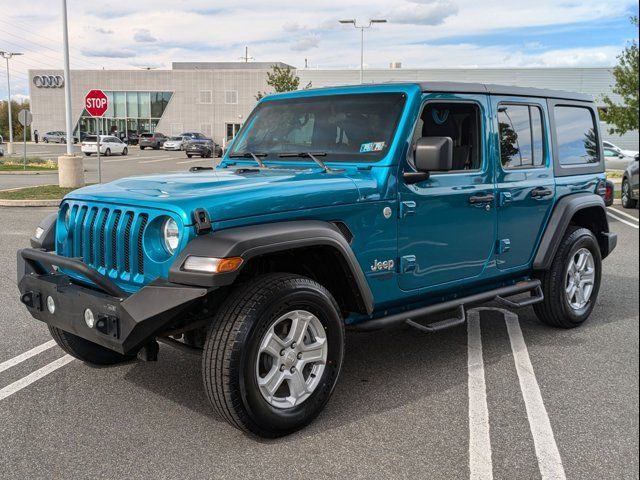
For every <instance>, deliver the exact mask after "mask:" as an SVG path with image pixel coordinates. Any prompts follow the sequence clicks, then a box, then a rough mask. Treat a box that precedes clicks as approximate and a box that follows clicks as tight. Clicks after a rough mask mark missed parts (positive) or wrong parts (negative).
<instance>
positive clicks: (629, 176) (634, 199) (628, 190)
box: [621, 154, 640, 208]
mask: <svg viewBox="0 0 640 480" xmlns="http://www.w3.org/2000/svg"><path fill="white" fill-rule="evenodd" d="M639 158H640V156H639V155H638V154H636V156H635V157H634V160H633V162H631V163H630V164H629V166H628V167H627V169H626V170H625V172H624V175H623V176H622V195H621V199H622V206H623V207H624V208H636V207H637V206H638V197H639V193H640V188H639V186H638V170H639V169H640V167H639V165H638V160H639Z"/></svg>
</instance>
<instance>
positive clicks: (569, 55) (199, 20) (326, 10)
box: [0, 0, 638, 99]
mask: <svg viewBox="0 0 640 480" xmlns="http://www.w3.org/2000/svg"><path fill="white" fill-rule="evenodd" d="M67 4H68V19H69V39H70V52H71V54H70V55H71V58H70V62H71V68H72V69H100V68H106V69H136V68H159V69H162V68H170V67H171V62H172V61H240V57H242V56H243V55H244V52H245V46H246V47H248V48H249V56H250V57H253V59H254V60H255V61H264V62H273V61H282V62H285V63H288V64H290V65H293V66H296V67H298V68H302V67H304V66H305V61H306V62H307V64H308V68H358V67H359V64H360V33H359V31H357V30H355V29H354V28H353V26H352V25H342V24H340V23H339V22H338V20H340V19H355V20H356V21H357V22H359V23H361V24H366V23H367V22H368V20H369V19H372V18H384V19H386V20H387V21H388V23H386V24H382V25H374V26H373V27H372V28H371V29H368V30H366V31H365V68H388V66H389V63H390V62H401V63H402V67H403V68H418V67H425V68H429V67H432V68H438V67H454V68H455V67H466V68H481V67H600V66H613V65H615V64H616V56H617V55H618V54H619V53H620V51H621V50H622V49H623V48H624V46H625V45H626V44H627V42H628V41H629V40H631V39H633V38H637V36H638V32H637V29H636V28H635V27H633V26H632V25H631V24H630V22H629V16H630V15H637V13H638V3H637V1H635V0H634V1H629V0H556V1H553V0H510V1H508V2H506V1H504V0H503V1H499V0H316V1H315V2H310V1H306V0H296V1H293V0H268V1H260V0H236V1H235V2H229V1H225V2H222V1H218V0H208V1H205V0H171V1H166V0H128V1H125V0H103V1H101V2H87V1H86V0H67ZM60 5H61V2H60V1H57V0H56V1H54V0H29V1H27V2H19V1H14V2H12V1H11V0H0V12H1V13H2V14H1V15H0V51H3V50H4V51H7V50H8V51H18V52H22V53H23V54H24V55H22V56H20V57H14V58H13V59H12V60H11V61H10V62H11V63H10V73H11V85H12V96H14V97H15V98H17V99H20V98H24V97H25V96H27V95H28V91H29V89H28V85H27V70H28V69H34V68H62V65H63V57H62V11H61V6H60ZM6 97H7V86H6V67H5V65H4V64H2V63H0V98H2V99H4V98H6Z"/></svg>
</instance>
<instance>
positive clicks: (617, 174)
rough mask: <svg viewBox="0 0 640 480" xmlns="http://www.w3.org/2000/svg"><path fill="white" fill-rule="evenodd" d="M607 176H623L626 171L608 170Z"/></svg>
mask: <svg viewBox="0 0 640 480" xmlns="http://www.w3.org/2000/svg"><path fill="white" fill-rule="evenodd" d="M605 175H606V176H607V178H609V179H611V178H622V175H624V172H623V171H622V170H607V172H606V174H605Z"/></svg>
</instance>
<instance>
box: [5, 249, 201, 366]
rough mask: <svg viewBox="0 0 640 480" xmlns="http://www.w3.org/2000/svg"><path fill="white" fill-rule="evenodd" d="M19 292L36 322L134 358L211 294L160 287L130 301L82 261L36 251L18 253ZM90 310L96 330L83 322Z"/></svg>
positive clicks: (161, 284)
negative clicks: (82, 280)
mask: <svg viewBox="0 0 640 480" xmlns="http://www.w3.org/2000/svg"><path fill="white" fill-rule="evenodd" d="M54 266H62V267H63V268H65V269H69V270H73V271H74V272H76V273H79V274H81V275H84V276H85V277H87V278H88V279H89V280H91V281H92V282H93V283H95V284H96V286H97V287H98V288H90V287H86V286H82V285H79V284H77V283H74V281H73V280H72V279H71V278H70V277H69V276H68V275H64V274H62V273H59V272H58V271H56V270H55V269H54V268H53V267H54ZM18 288H19V290H20V300H21V301H22V303H23V304H24V305H25V306H26V307H27V309H28V310H29V313H30V314H31V315H32V316H33V317H34V318H36V319H38V320H41V321H43V322H45V323H46V324H48V325H51V326H54V327H57V328H60V329H62V330H64V331H66V332H69V333H72V334H74V335H77V336H79V337H82V338H84V339H86V340H89V341H91V342H94V343H97V344H98V345H102V346H103V347H106V348H109V349H111V350H114V351H116V352H119V353H122V354H130V353H135V352H136V351H137V350H138V349H139V348H140V347H141V346H143V345H144V344H145V343H147V342H149V341H150V340H153V339H154V338H155V336H156V334H157V333H159V332H160V331H162V330H163V329H164V328H165V327H166V326H167V324H169V323H170V322H171V321H172V320H175V319H176V317H178V316H180V314H181V313H182V312H184V310H186V309H187V308H188V307H189V306H190V305H192V304H193V303H194V302H196V301H197V300H198V299H201V298H203V297H204V296H206V295H207V293H208V292H209V291H210V290H211V289H207V288H200V287H189V286H185V285H177V284H173V283H169V282H163V281H156V282H153V283H151V284H149V285H147V286H145V287H143V288H141V289H140V290H139V291H138V292H136V293H134V294H132V295H128V294H126V293H124V292H123V291H122V290H121V289H120V288H119V287H118V286H117V285H116V284H115V283H113V282H112V281H111V280H110V279H108V278H107V277H104V276H103V275H101V274H100V273H98V272H97V271H95V270H93V269H91V268H90V267H88V266H87V265H85V264H84V263H82V262H81V261H79V260H75V259H71V258H66V257H60V256H58V255H55V254H53V253H49V252H44V251H42V250H37V249H32V248H26V249H23V250H20V251H18ZM48 297H51V299H52V300H53V304H54V305H55V309H53V312H52V311H50V310H49V308H48V306H47V298H48ZM87 309H90V310H91V312H92V313H93V317H94V319H95V324H94V326H93V327H89V326H88V325H87V323H86V322H85V320H84V318H85V317H84V315H85V311H86V310H87Z"/></svg>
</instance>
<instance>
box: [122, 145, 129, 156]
mask: <svg viewBox="0 0 640 480" xmlns="http://www.w3.org/2000/svg"><path fill="white" fill-rule="evenodd" d="M128 153H129V150H128V149H127V147H124V148H123V149H122V155H123V156H124V155H126V154H128Z"/></svg>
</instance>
